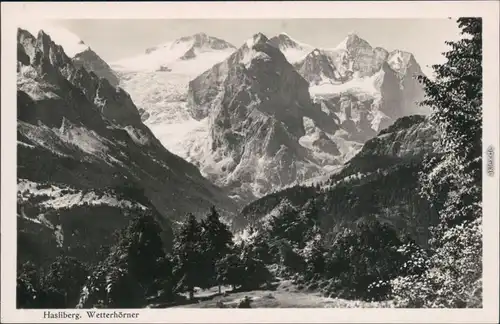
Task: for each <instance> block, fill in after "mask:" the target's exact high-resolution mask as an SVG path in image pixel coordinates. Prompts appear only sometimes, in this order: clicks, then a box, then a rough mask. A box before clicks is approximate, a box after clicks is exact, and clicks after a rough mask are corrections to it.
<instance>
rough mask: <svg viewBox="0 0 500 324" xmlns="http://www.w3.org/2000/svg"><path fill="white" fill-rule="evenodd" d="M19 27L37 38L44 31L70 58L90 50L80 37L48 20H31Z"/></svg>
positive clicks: (19, 24) (20, 24)
mask: <svg viewBox="0 0 500 324" xmlns="http://www.w3.org/2000/svg"><path fill="white" fill-rule="evenodd" d="M18 27H19V28H21V29H24V30H27V31H28V32H30V33H31V34H32V35H33V36H35V37H37V35H38V32H39V31H40V30H43V31H44V32H45V33H46V34H47V35H49V36H50V38H51V39H52V41H53V42H54V43H56V44H57V45H61V46H62V47H63V49H64V52H65V53H66V55H68V56H69V57H74V56H75V55H76V54H78V53H81V52H83V51H86V50H87V49H89V47H88V46H87V45H85V43H83V41H82V40H81V39H80V38H79V37H78V36H76V35H75V34H73V33H72V32H70V31H69V30H67V29H66V28H64V27H62V26H59V25H57V24H55V23H53V22H50V21H47V20H31V19H30V20H26V21H23V22H21V23H18Z"/></svg>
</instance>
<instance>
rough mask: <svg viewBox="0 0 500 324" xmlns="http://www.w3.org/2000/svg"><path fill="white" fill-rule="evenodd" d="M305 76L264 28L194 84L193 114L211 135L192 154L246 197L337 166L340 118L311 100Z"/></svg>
mask: <svg viewBox="0 0 500 324" xmlns="http://www.w3.org/2000/svg"><path fill="white" fill-rule="evenodd" d="M308 87H309V85H308V83H307V81H306V80H304V79H303V78H302V77H301V76H300V75H299V74H298V73H297V72H296V70H295V69H294V68H293V66H292V65H291V64H290V63H289V62H288V61H287V60H286V58H285V56H284V55H283V54H282V53H281V51H280V50H278V49H277V48H276V47H274V46H273V45H271V42H270V41H269V40H268V39H267V37H266V36H264V35H263V34H260V33H259V34H256V35H254V36H253V38H251V39H249V40H248V41H247V42H246V43H244V44H243V46H241V47H240V48H239V49H238V50H237V51H236V52H234V53H233V54H232V55H231V56H229V58H228V59H226V60H225V61H223V62H221V63H219V64H216V65H215V66H214V67H213V68H212V69H210V70H208V71H206V72H205V73H203V74H201V75H200V76H199V77H197V78H196V79H194V80H192V81H191V82H190V83H189V94H188V105H189V109H190V113H191V115H192V117H193V118H195V119H197V120H203V119H208V123H209V129H210V133H209V134H210V136H209V138H208V139H207V140H206V141H205V143H204V144H203V145H202V146H200V147H199V148H198V149H197V150H193V151H191V152H190V153H191V155H190V156H191V157H192V159H193V160H194V161H198V163H199V165H200V168H201V170H202V172H205V173H206V174H207V176H208V177H209V178H210V179H213V181H215V182H216V183H217V184H220V185H222V186H224V187H228V188H230V189H231V190H233V192H234V193H235V194H237V195H240V197H241V198H242V199H244V200H245V199H246V197H249V196H251V195H254V196H261V195H263V194H265V193H266V192H269V190H272V189H273V188H279V187H283V186H286V185H289V184H290V183H293V182H294V181H303V180H306V179H308V178H310V177H312V176H315V175H318V174H320V173H322V172H323V168H322V167H323V166H326V165H331V166H335V165H338V164H339V163H340V162H339V158H338V157H340V156H341V155H342V152H341V150H340V149H339V148H338V147H337V144H336V143H335V142H334V141H333V140H332V138H333V136H334V133H335V132H336V131H337V130H338V129H339V126H338V124H337V123H336V121H335V120H333V119H331V118H328V115H327V114H326V113H325V112H324V111H322V110H321V107H320V106H319V105H316V104H314V103H313V102H312V101H311V98H310V96H309V92H308Z"/></svg>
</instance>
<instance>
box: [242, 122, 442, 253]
mask: <svg viewBox="0 0 500 324" xmlns="http://www.w3.org/2000/svg"><path fill="white" fill-rule="evenodd" d="M437 136H438V134H437V133H436V131H435V129H433V128H432V127H431V126H430V125H429V123H428V121H427V120H426V119H425V118H424V117H423V116H419V115H415V116H410V117H403V118H401V119H398V120H397V121H396V122H395V123H394V124H393V125H392V126H390V127H389V128H387V129H386V130H384V131H382V132H380V133H379V134H378V136H376V137H375V138H373V139H371V140H369V141H367V142H366V144H365V145H364V146H363V148H362V150H361V151H360V152H359V153H358V154H357V155H356V156H355V157H354V158H352V159H351V160H350V161H349V162H348V163H347V164H346V165H345V166H344V167H343V168H342V169H341V170H339V171H338V172H336V173H335V174H333V175H332V176H331V178H330V179H329V180H328V181H326V182H323V183H318V184H316V185H313V186H295V187H291V188H287V189H285V190H282V191H279V192H276V193H273V194H270V195H267V196H265V197H263V198H261V199H259V200H256V201H254V202H252V203H250V204H248V205H247V206H246V207H245V208H243V209H242V212H241V214H240V216H239V217H238V221H237V222H235V223H234V226H235V229H242V228H244V227H245V225H246V224H251V225H252V226H253V227H256V228H259V227H260V226H262V225H263V224H265V223H266V222H267V221H268V219H269V218H270V217H273V215H276V214H279V213H281V212H282V210H284V209H289V208H292V209H296V210H298V211H300V212H305V213H311V212H314V213H317V218H318V219H319V221H320V224H321V228H322V230H323V231H324V232H325V233H330V234H331V235H330V236H331V237H332V238H333V237H335V234H336V233H337V232H338V231H340V230H341V229H342V228H345V227H346V226H347V227H350V226H352V225H354V224H356V221H358V220H361V219H370V218H374V217H375V218H377V219H379V220H381V221H385V222H389V223H391V224H392V225H394V226H395V227H396V228H398V229H399V230H401V231H405V232H408V233H409V234H410V235H412V236H413V237H414V238H415V239H416V240H417V241H418V242H419V243H420V244H422V245H425V244H426V243H427V239H428V230H427V228H428V225H429V224H433V223H434V222H435V221H436V215H435V212H434V211H433V209H432V208H431V206H429V204H428V203H427V202H426V201H425V200H423V199H421V198H420V197H419V196H418V192H417V190H418V172H419V170H420V169H421V163H422V160H423V158H424V155H425V154H431V155H433V154H439V152H436V151H435V150H434V148H433V143H434V142H435V140H436V139H437Z"/></svg>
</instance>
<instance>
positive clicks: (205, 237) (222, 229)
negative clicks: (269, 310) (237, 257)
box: [201, 206, 233, 293]
mask: <svg viewBox="0 0 500 324" xmlns="http://www.w3.org/2000/svg"><path fill="white" fill-rule="evenodd" d="M201 227H202V238H201V239H202V244H203V251H204V256H203V259H204V261H205V265H206V267H207V273H208V274H210V275H209V276H208V278H207V282H206V284H205V285H204V286H206V287H210V286H212V283H217V284H218V285H219V293H220V290H221V287H220V285H221V282H220V281H218V280H217V274H216V263H217V261H219V260H222V259H223V258H224V257H225V256H226V255H227V254H228V253H230V251H231V247H232V245H233V234H232V233H231V231H230V230H229V226H227V225H226V224H224V223H223V222H221V220H220V215H219V213H218V212H217V210H216V209H215V207H214V206H212V207H211V208H210V212H209V213H208V215H207V217H206V219H204V220H203V221H202V223H201Z"/></svg>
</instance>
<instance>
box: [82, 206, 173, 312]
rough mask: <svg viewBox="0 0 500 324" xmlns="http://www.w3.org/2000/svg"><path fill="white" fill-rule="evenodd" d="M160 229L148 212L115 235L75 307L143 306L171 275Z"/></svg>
mask: <svg viewBox="0 0 500 324" xmlns="http://www.w3.org/2000/svg"><path fill="white" fill-rule="evenodd" d="M160 233H161V228H160V226H159V225H158V223H157V222H156V220H155V219H154V216H153V215H151V214H150V213H148V212H145V213H144V214H140V215H138V216H137V217H135V218H134V219H133V220H132V221H131V222H130V224H129V226H127V227H126V228H125V229H124V230H123V231H121V232H120V233H119V234H118V235H117V239H118V242H117V243H116V245H115V246H113V247H112V248H111V249H110V254H109V255H108V257H107V258H106V259H105V260H104V261H102V262H100V263H99V264H98V265H97V266H96V268H95V269H94V270H93V272H92V274H91V275H90V276H89V278H88V280H87V282H86V284H85V286H84V288H83V291H82V294H81V298H80V302H79V305H78V307H82V308H87V307H113V308H129V307H138V306H143V305H145V302H146V296H147V295H149V294H151V293H152V292H153V291H154V290H157V289H159V284H160V283H162V282H163V281H164V280H166V279H167V278H168V277H169V275H171V271H170V272H169V270H170V268H171V267H170V263H169V261H168V259H167V258H166V256H165V253H164V250H163V243H162V240H161V236H160Z"/></svg>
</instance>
